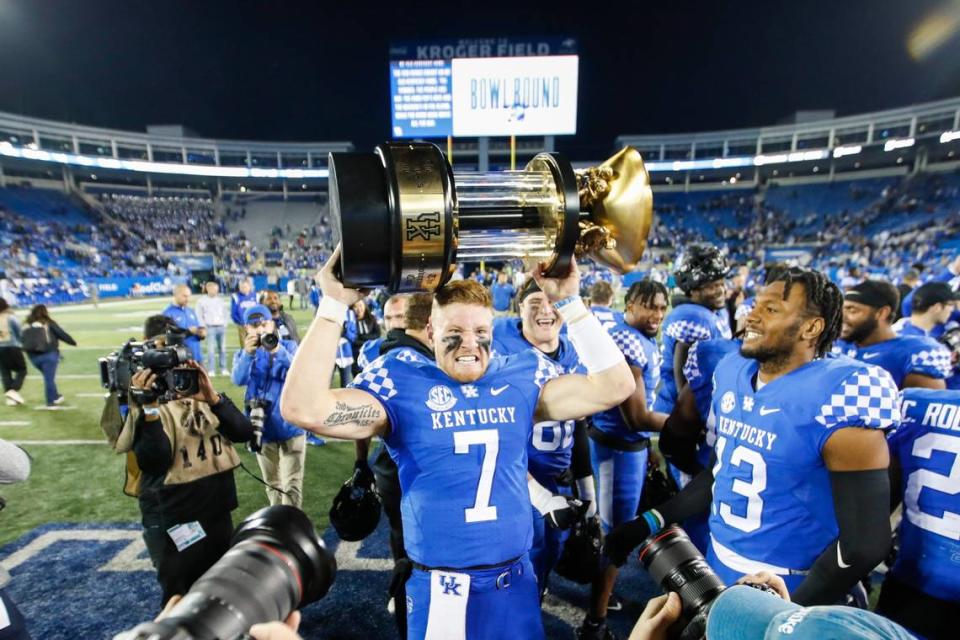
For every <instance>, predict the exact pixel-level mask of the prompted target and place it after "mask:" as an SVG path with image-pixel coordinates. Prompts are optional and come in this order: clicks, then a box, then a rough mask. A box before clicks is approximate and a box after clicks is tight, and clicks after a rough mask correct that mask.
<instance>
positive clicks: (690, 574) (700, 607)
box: [638, 525, 777, 640]
mask: <svg viewBox="0 0 960 640" xmlns="http://www.w3.org/2000/svg"><path fill="white" fill-rule="evenodd" d="M638 555H639V558H640V564H642V565H643V568H644V569H646V570H647V572H648V573H649V574H650V576H651V577H652V578H653V579H654V581H656V582H657V583H658V584H659V585H660V586H661V587H663V590H664V591H668V592H669V591H673V592H675V593H676V594H677V595H679V596H680V601H681V602H682V603H683V613H682V615H681V617H680V620H679V621H678V623H677V626H676V628H677V629H682V631H681V632H680V635H679V636H678V637H679V638H681V640H698V639H700V638H704V637H706V632H707V615H708V614H709V613H710V605H711V604H713V601H714V600H715V599H716V597H717V596H718V595H720V594H721V593H722V592H723V590H724V589H726V585H724V584H723V582H722V581H721V580H720V578H719V577H718V576H717V574H716V573H714V572H713V569H711V568H710V565H708V564H707V561H706V560H705V559H704V558H703V556H702V555H701V554H700V551H698V550H697V548H696V547H695V546H693V543H692V542H690V538H688V537H687V534H686V532H685V531H684V530H683V529H681V528H680V527H678V526H676V525H672V526H669V527H666V528H665V529H662V530H660V531H658V532H657V533H655V534H653V535H651V536H650V537H649V538H647V539H646V540H644V541H643V543H642V544H641V545H640V551H639V553H638ZM750 586H751V587H755V588H757V589H760V590H761V591H767V592H769V593H772V594H774V595H777V592H776V590H774V589H772V588H770V587H768V586H766V585H755V584H751V585H750Z"/></svg>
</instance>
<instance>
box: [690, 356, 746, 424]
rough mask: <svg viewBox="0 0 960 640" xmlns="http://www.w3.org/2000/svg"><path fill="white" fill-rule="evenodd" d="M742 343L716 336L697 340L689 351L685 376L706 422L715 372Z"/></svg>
mask: <svg viewBox="0 0 960 640" xmlns="http://www.w3.org/2000/svg"><path fill="white" fill-rule="evenodd" d="M740 344H741V342H740V340H726V339H724V338H714V339H711V340H704V341H702V342H697V343H696V344H694V345H693V346H692V347H690V351H689V352H688V353H687V362H686V364H684V365H683V377H684V378H685V379H686V381H687V384H688V385H690V391H691V392H693V397H694V399H695V400H696V403H697V412H698V413H699V414H700V418H701V419H702V420H703V421H704V422H706V420H707V416H709V415H710V402H711V400H712V399H713V372H714V371H715V370H716V368H717V364H719V363H720V361H721V360H723V358H724V357H725V356H726V355H727V354H728V353H733V352H735V351H739V349H740Z"/></svg>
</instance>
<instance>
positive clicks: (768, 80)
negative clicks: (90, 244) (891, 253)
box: [0, 0, 960, 159]
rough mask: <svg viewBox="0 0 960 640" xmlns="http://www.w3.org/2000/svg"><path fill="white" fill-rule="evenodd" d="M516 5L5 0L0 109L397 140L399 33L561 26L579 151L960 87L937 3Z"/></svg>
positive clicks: (257, 135)
mask: <svg viewBox="0 0 960 640" xmlns="http://www.w3.org/2000/svg"><path fill="white" fill-rule="evenodd" d="M511 4H512V6H511ZM511 4H508V5H502V6H498V5H496V4H494V3H491V2H483V1H480V2H466V3H460V2H449V1H437V2H434V3H430V4H426V3H422V4H417V5H416V6H413V3H409V2H396V3H393V6H395V7H403V8H402V10H401V9H399V8H394V9H384V10H378V9H376V8H375V6H376V5H375V4H374V3H370V2H362V1H356V0H354V1H352V2H351V1H338V2H336V3H329V5H328V4H327V3H321V2H316V3H299V2H282V1H280V0H273V1H272V2H243V1H223V2H219V1H218V2H214V1H203V0H193V1H183V2H173V1H167V0H164V1H160V0H157V1H155V2H142V1H133V0H124V1H116V2H104V1H100V0H0V110H2V111H9V112H14V113H20V114H25V115H31V116H38V117H44V118H51V119H56V120H64V121H72V122H77V123H82V124H90V125H97V126H106V127H115V128H120V129H129V130H135V131H143V130H144V127H145V126H146V125H147V124H167V123H178V124H183V125H185V126H187V127H189V128H191V129H194V130H195V131H197V132H198V133H200V134H201V135H203V136H209V137H219V138H236V139H254V140H299V141H306V140H351V141H353V142H354V143H355V144H357V146H358V147H359V148H368V147H371V146H372V145H374V144H376V143H377V142H379V141H381V140H384V139H386V138H387V137H388V135H389V130H390V112H389V102H388V93H389V81H388V61H387V55H388V45H389V43H390V42H391V41H399V40H415V39H418V38H440V37H497V36H519V37H535V36H560V35H563V36H567V35H570V36H573V37H576V38H577V39H578V40H579V51H580V56H581V62H580V102H579V114H578V133H577V135H576V136H564V137H561V138H558V147H559V148H560V149H561V150H565V151H567V152H568V153H570V154H571V155H573V156H574V157H575V158H580V159H594V158H599V157H601V156H603V155H604V154H606V153H607V152H608V151H610V150H611V149H612V148H613V141H614V138H615V137H616V136H617V135H618V134H621V133H666V132H684V131H702V130H711V129H726V128H735V127H747V126H759V125H766V124H773V123H775V122H777V121H778V120H780V119H782V118H784V117H785V116H788V115H789V114H791V113H792V112H793V111H796V110H797V109H822V108H826V109H836V110H837V112H838V113H839V114H841V115H844V114H852V113H858V112H863V111H869V110H875V109H883V108H890V107H897V106H904V105H908V104H911V103H916V102H923V101H927V100H934V99H938V98H944V97H952V96H956V95H960V44H958V42H957V38H956V37H954V38H953V39H952V40H951V41H949V42H948V43H947V44H946V45H945V46H943V47H941V48H940V49H939V50H938V51H936V52H934V53H933V54H931V55H930V56H929V57H927V58H926V59H925V60H923V61H922V62H917V61H914V60H913V59H911V57H910V56H909V55H908V53H907V47H906V39H907V34H908V33H909V31H910V30H911V28H912V27H913V26H914V25H915V24H916V23H917V22H918V21H919V20H920V19H921V18H922V17H923V16H924V15H926V14H927V13H928V12H929V11H930V10H932V9H935V8H937V7H939V6H942V5H943V4H945V2H944V1H943V0H827V1H820V0H793V1H780V0H764V1H756V2H754V1H737V2H734V1H726V2H724V1H720V0H714V1H709V0H703V1H701V2H687V1H678V0H664V1H662V2H658V3H651V2H642V1H634V2H624V3H620V2H584V1H581V2H578V3H576V4H569V5H564V4H563V3H557V2H544V1H540V2H537V3H536V4H535V6H527V5H525V4H524V3H521V2H514V3H511ZM621 4H622V5H624V6H618V5H621ZM476 7H483V10H482V11H480V10H478V9H477V8H476ZM518 7H520V8H518ZM628 7H629V8H628Z"/></svg>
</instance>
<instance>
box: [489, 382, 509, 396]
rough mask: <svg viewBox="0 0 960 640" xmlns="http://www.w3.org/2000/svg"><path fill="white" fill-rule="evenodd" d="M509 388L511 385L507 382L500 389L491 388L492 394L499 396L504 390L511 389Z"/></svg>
mask: <svg viewBox="0 0 960 640" xmlns="http://www.w3.org/2000/svg"><path fill="white" fill-rule="evenodd" d="M509 388H510V385H508V384H505V385H503V386H502V387H500V388H499V389H490V395H492V396H498V395H500V394H501V393H503V392H504V391H506V390H507V389H509Z"/></svg>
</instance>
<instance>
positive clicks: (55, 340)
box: [21, 320, 77, 353]
mask: <svg viewBox="0 0 960 640" xmlns="http://www.w3.org/2000/svg"><path fill="white" fill-rule="evenodd" d="M27 326H29V325H27ZM25 328H26V326H25V327H24V329H25ZM47 328H48V329H49V330H50V348H49V349H47V350H46V351H45V352H43V353H52V352H54V351H60V342H61V341H62V342H66V343H67V344H69V345H71V346H74V347H75V346H77V341H76V340H74V339H73V337H72V336H71V335H70V334H69V333H67V332H66V331H64V330H63V329H61V328H60V325H58V324H57V323H56V322H54V321H53V320H51V321H50V322H48V323H47ZM21 331H22V329H21ZM27 353H33V352H29V351H28V352H27Z"/></svg>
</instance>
